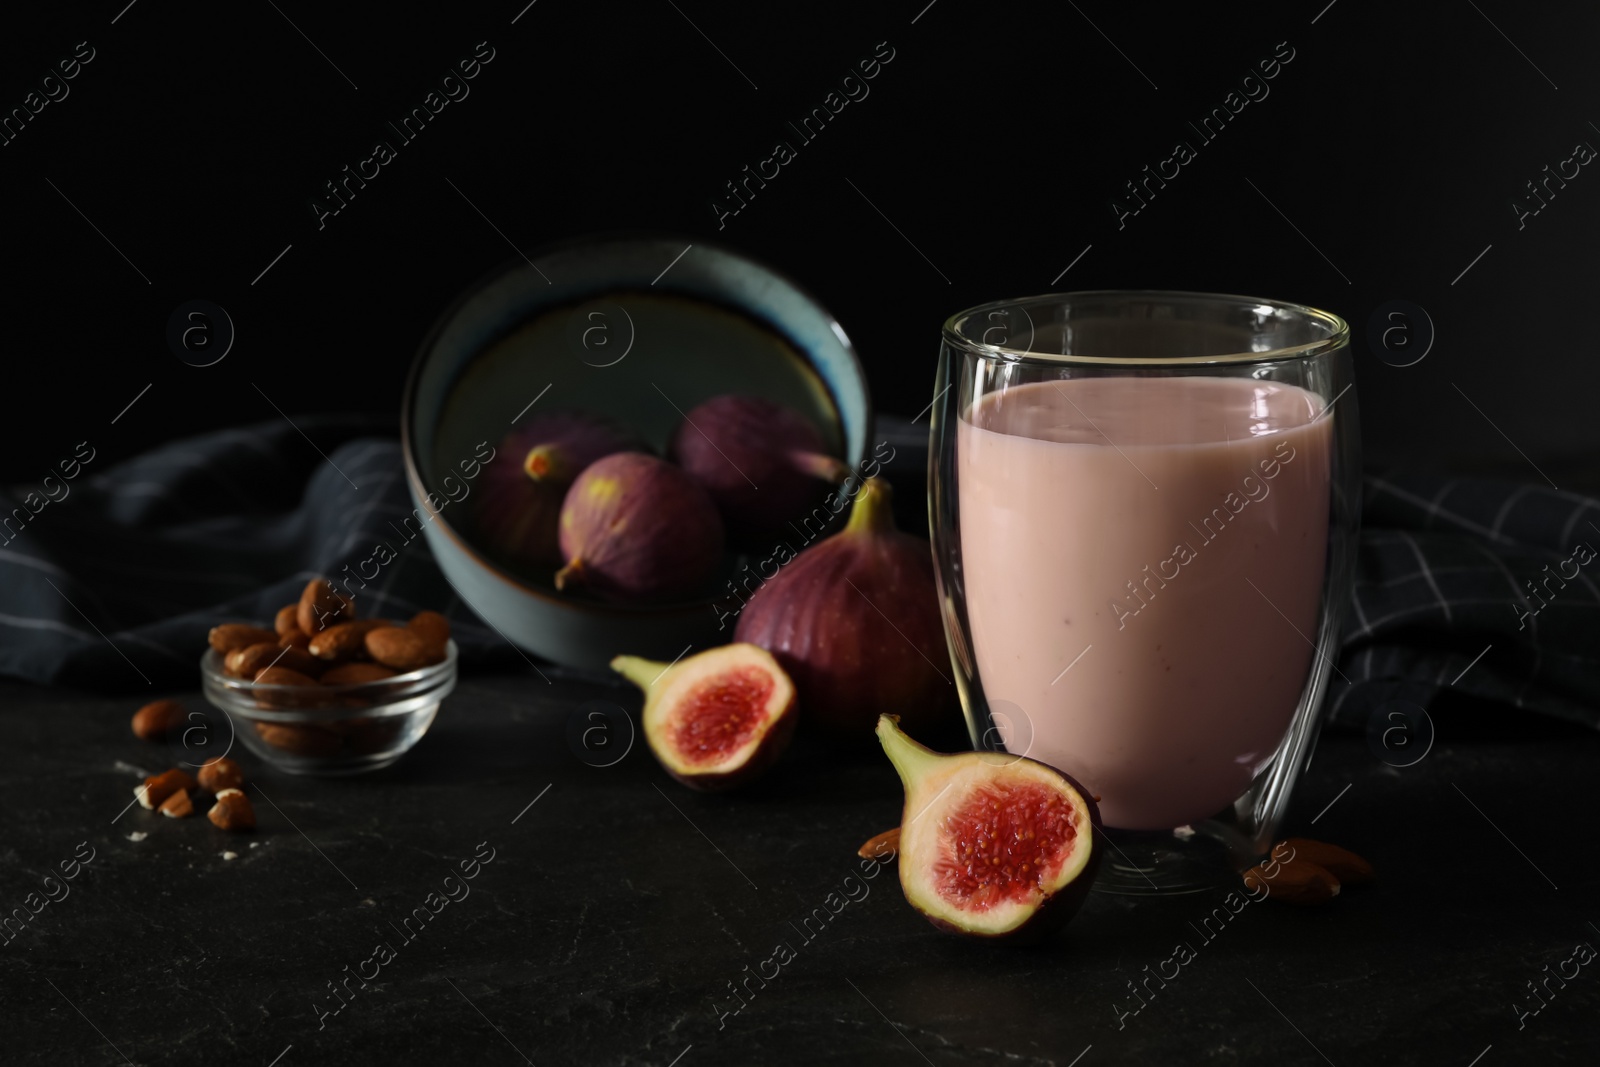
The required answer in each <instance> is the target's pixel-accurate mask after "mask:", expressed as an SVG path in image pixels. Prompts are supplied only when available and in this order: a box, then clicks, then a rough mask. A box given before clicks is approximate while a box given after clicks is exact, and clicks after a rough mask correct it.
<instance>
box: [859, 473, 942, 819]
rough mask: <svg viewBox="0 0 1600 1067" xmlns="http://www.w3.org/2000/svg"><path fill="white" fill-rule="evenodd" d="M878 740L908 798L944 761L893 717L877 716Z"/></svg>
mask: <svg viewBox="0 0 1600 1067" xmlns="http://www.w3.org/2000/svg"><path fill="white" fill-rule="evenodd" d="M869 484H870V483H869ZM878 740H879V742H881V743H882V745H883V751H884V754H885V755H887V756H888V757H889V762H890V763H892V764H894V769H895V770H896V771H897V772H899V774H900V784H901V785H903V786H905V789H906V795H907V796H908V797H909V796H910V795H911V792H912V790H913V789H915V788H916V787H917V786H918V785H920V784H921V782H922V781H923V780H924V779H925V778H927V776H928V775H929V774H931V773H932V772H933V771H934V769H935V768H936V767H938V765H939V761H940V760H942V759H944V757H943V756H942V755H940V754H939V753H937V752H935V751H933V749H931V748H927V747H925V746H923V745H919V744H918V743H917V742H915V741H913V740H911V738H910V737H909V736H907V734H906V732H905V731H904V730H902V729H900V722H899V720H898V718H897V717H896V716H893V715H879V716H878Z"/></svg>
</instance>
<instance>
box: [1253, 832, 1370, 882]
mask: <svg viewBox="0 0 1600 1067" xmlns="http://www.w3.org/2000/svg"><path fill="white" fill-rule="evenodd" d="M1283 845H1287V846H1289V847H1290V848H1292V849H1294V857H1295V859H1296V860H1310V861H1311V862H1312V863H1315V864H1316V865H1317V866H1318V867H1321V868H1322V869H1323V870H1325V871H1327V872H1328V873H1329V874H1331V875H1333V876H1334V877H1335V878H1337V879H1339V883H1340V884H1341V885H1362V884H1363V883H1366V882H1370V881H1372V880H1373V878H1375V877H1377V875H1376V873H1375V872H1374V871H1373V869H1372V864H1370V863H1368V862H1367V861H1366V860H1364V859H1362V858H1361V857H1360V856H1358V855H1356V854H1355V853H1354V852H1351V851H1350V850H1349V849H1344V848H1340V847H1339V846H1338V845H1330V844H1328V843H1327V842H1326V841H1313V840H1312V839H1311V838H1309V837H1291V838H1289V839H1288V840H1286V841H1283V842H1281V843H1280V844H1279V846H1278V847H1282V846H1283ZM1274 851H1276V848H1275V849H1274Z"/></svg>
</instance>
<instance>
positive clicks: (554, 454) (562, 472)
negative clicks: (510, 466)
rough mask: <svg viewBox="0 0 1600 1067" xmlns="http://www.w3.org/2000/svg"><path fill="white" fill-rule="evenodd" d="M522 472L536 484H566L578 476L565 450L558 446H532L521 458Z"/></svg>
mask: <svg viewBox="0 0 1600 1067" xmlns="http://www.w3.org/2000/svg"><path fill="white" fill-rule="evenodd" d="M522 472H523V473H524V474H526V475H527V476H528V477H529V478H532V479H533V480H534V481H536V482H556V483H567V482H571V481H574V480H575V479H576V478H577V476H578V472H577V471H575V470H573V469H572V462H571V460H569V459H568V458H567V452H566V449H564V448H562V447H561V446H560V445H534V446H533V447H532V448H530V449H528V454H527V455H526V456H524V457H522Z"/></svg>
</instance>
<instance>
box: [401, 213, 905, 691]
mask: <svg viewBox="0 0 1600 1067" xmlns="http://www.w3.org/2000/svg"><path fill="white" fill-rule="evenodd" d="M871 432H872V430H871V405H870V403H869V400H868V396H867V386H866V382H865V379H864V376H863V374H862V370H861V365H860V363H859V361H858V360H857V358H856V353H855V350H854V348H853V346H852V345H851V343H850V340H849V338H848V337H847V336H846V334H845V332H844V330H843V329H842V328H841V327H840V326H839V324H838V323H837V322H836V321H835V320H834V319H833V317H832V316H831V315H830V314H829V313H828V312H827V311H826V310H825V309H824V308H823V307H822V306H821V305H820V304H818V303H817V302H816V300H814V299H813V298H812V297H810V296H809V295H808V294H806V293H805V292H804V291H803V290H801V289H800V288H799V287H798V286H796V285H795V284H794V283H793V282H791V281H789V280H788V279H787V278H785V277H784V276H782V275H781V274H779V273H777V272H776V271H773V270H772V269H770V268H768V267H765V266H763V265H761V264H759V263H756V262H754V261H752V260H750V259H748V258H746V257H744V256H741V255H738V254H736V253H734V252H731V251H728V250H725V249H722V248H718V247H716V246H713V245H709V244H705V243H703V242H700V241H695V242H690V241H688V240H685V239H681V238H675V237H606V238H597V239H586V240H580V241H574V242H569V243H565V244H561V245H557V246H553V247H550V248H547V249H544V250H542V251H540V252H538V253H536V254H534V255H533V256H531V257H529V258H526V259H518V260H516V261H514V262H512V263H510V264H508V265H506V266H505V267H503V268H501V269H499V270H497V271H495V272H493V273H492V274H490V275H489V276H488V277H486V278H484V279H483V280H481V281H480V282H478V283H477V284H476V285H474V286H472V287H471V288H469V289H468V290H467V291H466V292H465V293H464V294H463V295H462V296H461V297H460V298H459V299H458V300H457V301H456V302H455V304H454V305H453V306H452V307H451V308H450V309H449V310H448V311H447V312H446V313H445V314H444V315H443V317H442V318H441V319H440V320H439V321H438V323H437V324H436V325H435V326H434V328H433V329H432V331H431V332H430V333H429V334H428V335H427V337H426V338H425V339H424V340H423V342H422V345H421V348H420V351H419V352H418V354H417V357H416V359H415V361H414V362H413V364H412V367H411V371H410V375H409V377H408V379H407V382H406V388H405V394H404V399H403V401H402V409H401V435H402V440H403V444H404V452H405V464H406V479H407V482H408V485H409V489H410V495H411V501H412V504H413V507H412V509H411V513H410V514H409V515H407V516H405V517H403V518H401V519H398V520H397V521H398V522H399V523H401V524H402V525H405V526H414V527H416V528H417V529H420V530H421V532H422V533H423V534H424V535H425V537H426V538H427V541H428V545H429V547H430V549H431V550H432V552H433V555H434V558H435V559H436V560H437V561H438V564H439V567H440V569H441V570H442V571H443V572H444V575H445V577H446V578H447V579H448V580H449V581H450V583H451V584H452V585H453V586H454V587H455V589H456V591H457V592H458V593H459V594H460V595H461V597H462V599H464V600H465V601H466V602H467V603H468V604H469V605H470V606H471V607H472V608H473V610H474V611H476V612H477V613H478V615H480V616H481V617H482V618H483V619H484V620H485V621H486V622H488V623H489V624H490V625H491V626H493V627H494V628H495V629H496V630H497V631H499V632H500V633H501V634H502V635H503V636H504V637H505V638H506V639H507V640H509V641H511V642H512V643H514V644H516V645H518V646H520V647H521V648H522V649H524V650H526V651H527V652H530V653H533V654H535V655H537V656H540V657H543V658H544V659H547V660H549V661H552V662H554V663H558V664H562V665H565V666H569V667H575V668H584V669H594V670H601V669H604V668H605V666H606V665H607V664H608V663H609V662H610V660H611V659H612V657H613V656H615V655H616V654H617V652H618V651H619V650H624V649H625V650H627V651H629V652H630V653H633V654H636V655H639V656H645V657H653V658H658V659H662V660H667V661H671V660H673V659H674V658H675V657H678V656H680V655H682V654H683V653H684V652H685V651H686V650H687V649H688V648H690V647H696V648H702V647H705V646H707V645H710V644H719V643H722V642H725V641H727V640H728V639H729V638H730V636H731V634H732V631H733V628H734V623H735V621H736V618H737V614H738V609H739V608H740V606H741V605H742V604H743V603H744V602H745V601H746V600H747V599H748V592H746V591H743V590H742V588H741V584H745V585H748V584H750V583H751V582H752V581H753V582H754V583H755V584H757V585H759V583H760V581H761V575H762V574H764V569H772V568H775V567H776V566H780V565H781V563H782V561H783V559H784V558H786V557H792V556H793V555H794V553H795V552H797V551H799V550H801V549H802V548H803V547H804V546H805V545H808V544H810V543H812V542H814V541H817V540H818V539H820V538H823V537H826V536H828V535H829V534H830V533H831V532H834V531H835V530H837V529H838V528H839V527H840V526H841V525H842V523H843V521H844V515H845V514H846V513H847V512H848V501H849V500H850V498H851V496H852V495H853V489H854V488H858V487H859V485H860V482H861V481H862V480H863V479H864V478H868V477H871V476H872V475H873V474H874V473H876V470H875V465H874V461H873V456H872V443H871ZM414 533H415V530H408V531H407V534H408V536H414Z"/></svg>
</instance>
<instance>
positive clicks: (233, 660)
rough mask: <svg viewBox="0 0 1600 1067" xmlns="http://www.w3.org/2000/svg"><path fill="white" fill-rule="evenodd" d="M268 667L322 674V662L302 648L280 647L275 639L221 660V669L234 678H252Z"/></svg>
mask: <svg viewBox="0 0 1600 1067" xmlns="http://www.w3.org/2000/svg"><path fill="white" fill-rule="evenodd" d="M268 667H282V668H286V669H288V670H291V671H298V672H299V673H301V674H309V675H318V674H321V673H322V667H323V664H322V661H321V660H319V659H317V658H316V657H315V656H313V655H312V654H311V653H309V652H307V651H306V650H305V649H303V648H295V647H294V646H293V645H288V646H284V645H280V644H278V642H277V640H276V639H273V640H272V641H270V642H269V641H263V642H262V643H261V644H259V645H251V646H250V647H248V648H238V649H234V650H233V651H232V652H230V653H228V658H227V659H225V660H223V664H222V669H223V670H224V671H226V672H227V673H228V674H231V675H233V676H234V677H235V678H254V677H255V676H256V675H258V674H260V673H261V672H262V671H263V670H265V669H266V668H268Z"/></svg>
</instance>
